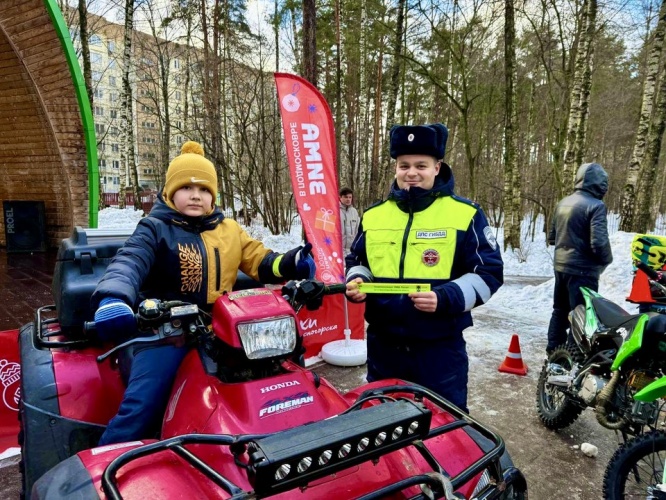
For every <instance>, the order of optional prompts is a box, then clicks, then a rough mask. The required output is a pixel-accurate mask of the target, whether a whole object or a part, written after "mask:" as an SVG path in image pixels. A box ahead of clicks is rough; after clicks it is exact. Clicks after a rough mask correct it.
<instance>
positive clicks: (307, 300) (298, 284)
mask: <svg viewBox="0 0 666 500" xmlns="http://www.w3.org/2000/svg"><path fill="white" fill-rule="evenodd" d="M346 290H347V285H346V284H345V283H334V284H331V285H327V284H325V283H323V282H321V281H316V280H301V281H296V280H292V281H289V282H287V283H285V284H284V286H283V287H282V292H281V293H282V298H283V299H284V300H286V301H287V302H289V304H290V305H291V307H293V308H294V310H295V311H296V312H298V311H300V310H301V308H302V307H303V306H305V307H306V308H307V309H309V310H311V311H314V310H316V309H318V308H319V307H321V303H322V300H324V295H334V294H338V293H345V291H346Z"/></svg>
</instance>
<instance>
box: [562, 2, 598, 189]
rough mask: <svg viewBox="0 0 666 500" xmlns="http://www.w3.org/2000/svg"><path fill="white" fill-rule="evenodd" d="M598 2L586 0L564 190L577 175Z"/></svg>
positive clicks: (573, 89) (563, 176)
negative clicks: (577, 161) (584, 99)
mask: <svg viewBox="0 0 666 500" xmlns="http://www.w3.org/2000/svg"><path fill="white" fill-rule="evenodd" d="M596 16H597V0H585V3H584V5H583V23H582V26H583V30H582V34H581V37H580V43H579V44H578V51H577V53H576V65H575V71H574V79H573V85H572V86H571V108H570V109H569V119H568V123H567V136H566V137H567V141H566V147H565V150H564V164H563V166H562V188H568V187H570V186H572V185H573V180H574V175H575V173H576V166H575V161H576V158H577V157H578V155H579V152H578V151H577V150H576V146H577V145H579V141H577V137H578V134H579V133H581V132H580V131H581V129H582V128H583V126H584V123H583V114H584V111H583V108H586V107H587V103H585V104H583V102H582V100H583V96H584V94H585V93H584V85H585V74H586V72H589V71H590V57H591V53H592V42H593V40H594V33H595V29H596Z"/></svg>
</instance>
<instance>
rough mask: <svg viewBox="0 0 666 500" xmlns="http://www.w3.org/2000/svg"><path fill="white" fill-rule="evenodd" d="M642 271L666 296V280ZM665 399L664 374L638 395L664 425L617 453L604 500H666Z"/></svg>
mask: <svg viewBox="0 0 666 500" xmlns="http://www.w3.org/2000/svg"><path fill="white" fill-rule="evenodd" d="M638 267H639V268H640V269H642V270H643V271H645V273H646V274H647V275H648V277H649V278H650V284H651V285H652V286H656V287H658V288H662V292H666V287H664V284H666V283H664V282H666V277H663V276H662V275H659V274H657V273H656V272H655V271H654V270H652V269H650V268H648V267H647V266H645V265H643V266H641V265H639V266H638ZM662 295H663V294H662ZM662 302H663V301H662ZM661 342H663V341H660V343H661ZM664 397H666V375H664V373H663V372H662V377H661V378H659V379H657V380H655V381H654V382H652V383H650V384H648V385H647V386H645V387H644V388H643V389H641V390H640V391H638V392H637V393H636V394H634V400H635V401H636V404H637V405H638V404H640V405H651V406H652V407H653V408H656V409H657V420H661V424H660V425H657V423H656V422H653V423H651V424H649V425H648V427H646V429H647V431H646V432H644V433H643V434H639V435H637V436H635V437H633V438H632V439H629V440H627V441H625V443H624V444H623V445H622V446H620V447H619V448H618V449H617V450H616V451H615V453H614V454H613V457H612V458H611V459H610V461H609V462H608V466H607V467H606V472H605V474H604V499H606V500H617V499H624V498H645V499H648V500H666V467H665V463H666V432H664V430H659V429H658V428H657V427H662V428H663V427H664V426H665V425H666V419H665V418H664V413H663V409H664ZM659 415H661V418H659Z"/></svg>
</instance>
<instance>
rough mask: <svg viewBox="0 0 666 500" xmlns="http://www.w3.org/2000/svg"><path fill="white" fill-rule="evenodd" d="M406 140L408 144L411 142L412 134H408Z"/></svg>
mask: <svg viewBox="0 0 666 500" xmlns="http://www.w3.org/2000/svg"><path fill="white" fill-rule="evenodd" d="M407 140H408V141H409V142H412V141H413V140H414V134H409V135H408V136H407Z"/></svg>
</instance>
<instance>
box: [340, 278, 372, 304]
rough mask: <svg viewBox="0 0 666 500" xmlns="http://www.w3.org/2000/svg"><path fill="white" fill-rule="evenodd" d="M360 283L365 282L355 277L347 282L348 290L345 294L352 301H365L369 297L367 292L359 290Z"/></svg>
mask: <svg viewBox="0 0 666 500" xmlns="http://www.w3.org/2000/svg"><path fill="white" fill-rule="evenodd" d="M359 283H363V280H362V279H361V278H354V279H353V280H351V281H349V282H347V291H346V292H345V295H346V296H347V298H348V299H349V300H351V301H352V302H363V301H364V300H365V298H366V297H367V294H365V293H362V292H361V291H359V289H358V284H359Z"/></svg>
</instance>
